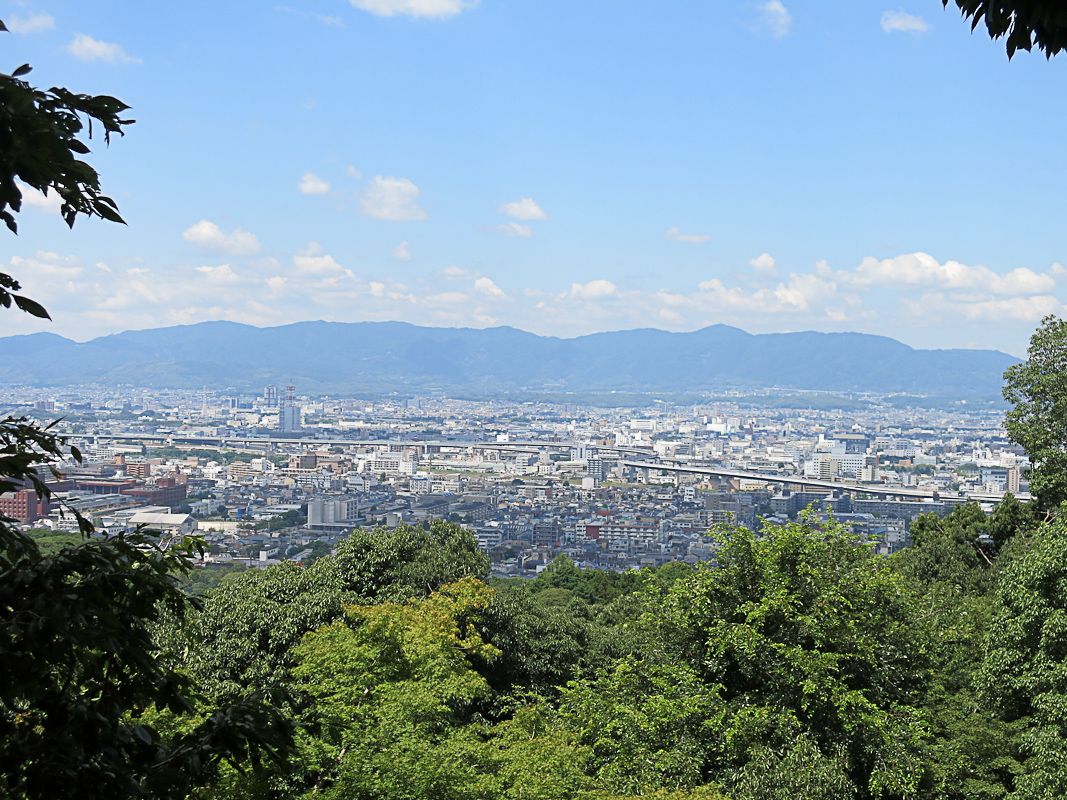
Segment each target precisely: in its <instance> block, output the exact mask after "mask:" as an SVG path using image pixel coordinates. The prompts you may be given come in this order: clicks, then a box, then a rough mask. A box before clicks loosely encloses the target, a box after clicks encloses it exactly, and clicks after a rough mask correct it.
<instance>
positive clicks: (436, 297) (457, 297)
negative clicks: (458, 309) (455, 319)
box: [426, 292, 470, 306]
mask: <svg viewBox="0 0 1067 800" xmlns="http://www.w3.org/2000/svg"><path fill="white" fill-rule="evenodd" d="M468 300H470V298H469V297H467V295H465V294H463V292H441V293H440V294H431V295H429V296H428V297H427V298H426V302H427V303H429V304H430V305H438V306H454V305H459V304H460V303H466V302H467V301H468Z"/></svg>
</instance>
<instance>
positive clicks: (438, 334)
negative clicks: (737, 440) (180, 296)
mask: <svg viewBox="0 0 1067 800" xmlns="http://www.w3.org/2000/svg"><path fill="white" fill-rule="evenodd" d="M1017 362H1018V359H1016V358H1013V357H1012V356H1009V355H1007V354H1005V353H1001V352H997V351H994V350H915V349H913V348H911V347H908V346H907V345H904V344H902V343H900V342H898V341H896V340H894V339H889V338H887V337H884V336H870V335H867V334H861V333H814V332H807V333H779V334H759V335H753V334H749V333H746V332H745V331H742V330H740V329H738V328H732V327H729V326H727V325H712V326H710V327H707V328H703V329H702V330H699V331H694V332H692V333H668V332H666V331H660V330H655V329H651V328H646V329H641V330H632V331H618V332H614V333H596V334H592V335H590V336H579V337H577V338H574V339H558V338H555V337H550V336H537V335H535V334H532V333H526V332H524V331H520V330H516V329H514V328H507V327H501V328H488V329H484V330H478V329H473V328H423V327H419V326H417V325H410V324H408V323H404V322H354V323H341V322H299V323H296V324H293V325H283V326H280V327H276V328H256V327H252V326H250V325H241V324H238V323H234V322H202V323H200V324H198V325H182V326H177V327H172V328H156V329H153V330H145V331H127V332H125V333H120V334H115V335H112V336H103V337H100V338H99V339H93V340H92V341H89V342H85V343H81V344H80V343H77V342H73V341H70V340H69V339H64V338H63V337H61V336H56V335H55V334H49V333H35V334H31V335H27V336H8V337H4V338H0V379H2V380H4V381H5V382H7V383H8V384H31V385H38V386H62V385H70V384H77V383H101V384H118V383H128V384H134V385H138V386H150V387H159V388H163V387H168V388H198V387H201V386H204V385H206V386H208V387H209V388H213V389H220V390H221V389H226V388H230V387H232V388H233V389H236V390H238V391H242V392H249V393H259V392H261V391H262V388H263V386H265V385H266V384H270V383H273V384H276V385H281V384H283V383H285V382H286V381H287V380H288V379H289V378H292V379H293V381H294V382H295V383H296V385H297V387H298V390H299V391H300V392H301V393H312V394H360V393H379V392H390V391H400V392H420V391H426V390H429V389H440V390H445V391H451V392H478V393H496V392H505V391H508V392H515V391H525V392H546V391H547V392H568V391H574V392H578V391H582V392H597V391H611V390H616V391H628V392H629V391H633V392H694V391H697V392H700V391H717V390H721V389H724V388H730V389H733V388H745V387H766V386H778V387H782V388H788V389H816V390H824V391H835V392H856V391H859V392H864V391H868V392H879V393H892V392H906V393H909V394H916V395H933V396H941V397H973V396H978V397H994V396H998V395H999V394H1000V387H1001V385H1002V374H1003V372H1004V370H1005V369H1006V368H1007V367H1009V366H1011V365H1012V364H1015V363H1017Z"/></svg>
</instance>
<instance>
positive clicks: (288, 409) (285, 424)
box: [278, 382, 301, 433]
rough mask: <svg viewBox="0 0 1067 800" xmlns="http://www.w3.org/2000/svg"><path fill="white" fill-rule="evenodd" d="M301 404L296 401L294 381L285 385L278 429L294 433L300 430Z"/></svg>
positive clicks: (279, 409) (279, 411) (279, 410)
mask: <svg viewBox="0 0 1067 800" xmlns="http://www.w3.org/2000/svg"><path fill="white" fill-rule="evenodd" d="M300 424H301V419H300V406H298V405H297V403H296V387H295V386H293V384H292V382H290V383H289V385H288V386H286V387H285V399H284V400H283V401H282V404H281V406H280V407H279V408H278V430H280V431H281V432H282V433H292V432H293V431H298V430H300Z"/></svg>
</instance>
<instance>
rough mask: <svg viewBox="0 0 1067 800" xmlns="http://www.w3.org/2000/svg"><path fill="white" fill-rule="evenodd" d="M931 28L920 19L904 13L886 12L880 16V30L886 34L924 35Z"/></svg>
mask: <svg viewBox="0 0 1067 800" xmlns="http://www.w3.org/2000/svg"><path fill="white" fill-rule="evenodd" d="M931 27H932V26H931V25H930V23H929V22H927V21H926V20H924V19H923V18H922V17H916V16H915V15H914V14H908V13H906V12H904V11H886V12H885V13H884V14H882V30H883V31H885V32H886V33H893V32H894V31H897V32H900V33H926V31H928V30H930V28H931Z"/></svg>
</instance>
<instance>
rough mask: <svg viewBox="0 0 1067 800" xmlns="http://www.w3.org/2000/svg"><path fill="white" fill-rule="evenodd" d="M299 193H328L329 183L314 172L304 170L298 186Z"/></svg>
mask: <svg viewBox="0 0 1067 800" xmlns="http://www.w3.org/2000/svg"><path fill="white" fill-rule="evenodd" d="M298 188H299V189H300V193H301V194H329V193H330V184H329V182H328V181H324V180H323V179H322V178H320V177H319V176H318V175H316V174H315V173H314V172H305V173H304V177H303V178H301V179H300V184H299V186H298Z"/></svg>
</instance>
